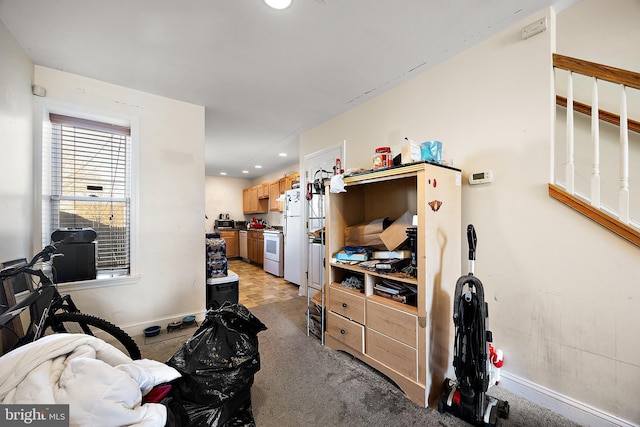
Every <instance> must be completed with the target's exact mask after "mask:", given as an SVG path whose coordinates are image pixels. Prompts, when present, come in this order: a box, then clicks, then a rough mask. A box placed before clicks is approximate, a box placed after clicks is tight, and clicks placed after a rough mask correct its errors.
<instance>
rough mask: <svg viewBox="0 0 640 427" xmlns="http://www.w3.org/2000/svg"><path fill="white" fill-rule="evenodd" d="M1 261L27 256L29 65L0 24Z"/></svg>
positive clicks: (30, 208) (30, 185)
mask: <svg viewBox="0 0 640 427" xmlns="http://www.w3.org/2000/svg"><path fill="white" fill-rule="evenodd" d="M0 58H2V59H1V60H0V157H1V158H2V164H1V165H0V262H1V261H8V260H11V259H16V258H22V257H25V256H29V255H30V254H31V239H32V233H31V228H32V221H33V214H32V212H33V196H32V194H33V192H32V189H33V178H32V176H33V174H32V168H33V166H32V164H33V161H32V152H33V148H32V144H31V139H32V138H31V135H32V134H31V129H32V116H33V115H32V110H33V107H32V100H31V98H32V95H31V81H32V78H33V63H32V62H31V61H30V60H29V58H28V57H27V55H26V54H25V53H24V51H23V50H22V49H21V48H20V47H19V46H18V43H17V42H16V41H15V39H14V38H13V36H12V35H11V34H10V33H9V31H8V30H7V28H6V27H5V26H4V24H3V23H2V21H0Z"/></svg>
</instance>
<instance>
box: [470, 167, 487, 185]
mask: <svg viewBox="0 0 640 427" xmlns="http://www.w3.org/2000/svg"><path fill="white" fill-rule="evenodd" d="M487 182H493V172H491V171H490V170H488V171H480V172H473V173H470V174H469V184H471V185H474V184H485V183H487Z"/></svg>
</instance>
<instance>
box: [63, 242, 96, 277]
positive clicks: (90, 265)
mask: <svg viewBox="0 0 640 427" xmlns="http://www.w3.org/2000/svg"><path fill="white" fill-rule="evenodd" d="M96 251H97V244H96V243H95V242H91V243H71V244H68V245H62V246H61V247H60V248H59V249H58V253H61V254H63V255H64V256H56V257H54V258H53V267H54V268H55V279H56V281H57V282H58V283H64V282H76V281H79V280H92V279H95V278H96Z"/></svg>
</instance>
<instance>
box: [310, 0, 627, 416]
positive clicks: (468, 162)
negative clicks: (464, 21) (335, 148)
mask: <svg viewBox="0 0 640 427" xmlns="http://www.w3.org/2000/svg"><path fill="white" fill-rule="evenodd" d="M625 3H626V4H625ZM630 3H634V2H632V1H628V2H620V3H617V2H604V0H599V1H590V2H584V3H583V4H581V5H580V8H579V9H575V10H574V9H573V8H570V9H567V10H566V11H564V12H563V14H567V15H566V16H567V17H568V16H571V15H572V14H573V13H574V12H575V13H576V14H578V16H580V19H582V17H584V11H583V9H582V8H587V9H588V8H590V7H594V6H595V5H597V6H598V7H602V8H604V7H605V6H604V5H605V4H606V7H607V8H609V9H611V8H613V9H614V10H616V11H617V12H616V13H613V16H619V15H622V14H626V13H629V12H630V10H632V11H633V13H634V15H633V18H630V19H628V20H625V21H619V20H614V19H613V18H610V21H609V22H611V25H621V22H622V24H625V23H626V25H627V27H624V29H623V30H621V31H623V32H624V33H623V34H628V33H629V32H630V34H637V30H636V27H635V24H632V23H634V22H639V19H640V14H638V13H636V9H637V8H630V7H629V5H630ZM634 4H636V5H637V2H635V3H634ZM544 15H547V17H548V18H549V22H550V25H551V28H550V30H549V31H546V32H544V33H542V34H539V35H537V36H535V37H532V38H530V39H527V40H522V39H521V37H520V30H521V28H522V27H523V26H525V25H527V24H529V23H531V22H533V21H534V20H536V19H538V18H540V17H542V16H544ZM611 15H612V13H611V12H609V13H608V14H607V15H605V16H609V17H611ZM596 16H598V14H597V13H594V17H596ZM600 19H602V16H601V18H600ZM578 21H579V20H578ZM554 25H555V14H554V12H553V11H552V10H547V11H545V12H544V13H542V14H536V15H534V16H530V17H528V18H526V19H523V21H522V22H521V23H520V24H518V25H515V26H513V27H512V28H509V29H507V30H505V31H503V32H501V33H500V34H498V35H497V36H495V37H493V38H491V39H489V40H487V41H485V42H482V43H480V44H479V45H477V46H475V47H473V48H471V49H469V50H468V51H466V52H464V53H462V54H460V55H458V56H457V57H455V58H453V59H451V60H450V61H448V62H446V63H444V64H442V65H440V66H438V67H435V68H434V69H432V70H429V71H426V72H425V73H424V74H422V75H420V76H418V77H416V78H415V79H413V80H411V81H409V82H406V83H404V84H402V85H401V86H398V87H396V88H393V89H391V90H389V91H388V92H386V93H384V94H382V95H380V96H378V97H377V98H375V99H373V100H371V101H369V102H367V103H365V104H363V105H361V106H358V107H356V108H354V109H352V110H350V111H348V112H346V113H344V114H342V115H340V116H338V117H336V118H334V119H332V120H330V121H328V122H326V123H324V124H322V125H320V126H318V127H317V128H315V129H313V130H311V131H309V132H306V133H305V134H303V135H302V137H301V150H300V158H301V159H302V158H304V156H305V155H307V154H309V153H312V152H315V151H317V150H319V149H321V148H323V147H326V146H328V145H331V144H335V143H336V142H339V141H342V140H343V139H344V140H346V155H345V158H346V159H347V161H348V164H346V165H345V167H346V168H357V167H363V168H371V157H372V155H373V153H374V149H375V148H376V147H378V146H381V145H389V146H392V147H399V145H400V141H401V139H402V138H403V137H405V136H408V137H410V138H412V139H414V140H416V141H426V140H432V139H438V140H440V141H442V142H443V144H444V148H445V150H446V152H447V157H448V158H452V159H453V161H454V165H455V166H457V167H460V168H462V170H463V173H464V174H465V177H466V174H467V173H469V172H471V171H475V170H480V169H491V170H493V172H494V175H495V181H494V183H492V184H489V185H479V186H469V185H468V184H464V185H463V189H462V206H463V214H462V224H463V227H464V228H466V226H467V224H470V223H473V224H474V226H475V228H476V230H477V233H478V253H477V261H476V264H475V265H476V275H477V276H478V277H479V278H480V279H481V280H482V281H483V283H484V285H485V296H486V298H487V301H488V303H489V306H490V307H489V314H490V326H491V329H492V331H493V333H494V335H493V336H494V341H495V344H496V346H497V347H498V348H501V349H503V351H504V353H505V366H504V368H503V372H504V375H503V382H502V384H503V385H504V386H508V387H511V388H512V389H513V390H516V391H519V392H521V393H523V394H527V393H528V396H529V397H533V395H534V394H535V393H534V392H533V391H534V390H538V391H539V390H543V392H542V393H541V394H542V395H543V398H544V399H542V401H541V403H543V404H546V405H547V406H553V400H554V399H556V400H557V398H558V397H562V398H563V399H565V398H566V402H569V405H565V406H564V407H556V406H553V407H554V410H558V411H561V412H563V413H565V414H566V415H568V416H570V417H573V418H574V419H575V418H579V417H580V416H582V413H583V412H584V411H583V410H585V411H587V412H589V411H592V412H593V413H594V414H596V415H595V416H596V418H598V417H599V418H601V419H609V420H610V419H615V418H614V417H610V418H607V417H608V414H612V415H613V416H617V417H620V418H622V419H624V420H629V421H634V422H637V421H638V420H640V409H639V407H638V405H637V397H638V396H640V343H639V342H638V340H637V339H635V336H636V335H637V334H635V333H634V332H633V331H634V330H635V329H634V326H632V325H637V324H639V323H640V310H637V302H636V301H637V289H638V284H639V280H638V276H639V274H638V272H637V268H636V266H637V259H638V255H639V253H640V252H639V250H638V248H637V247H635V246H633V245H630V244H629V243H627V242H626V241H624V240H622V239H620V238H618V237H616V236H614V235H613V234H611V233H610V232H608V231H606V230H604V229H603V228H601V227H600V226H598V225H596V224H595V223H593V222H591V221H589V220H587V219H585V218H583V217H582V216H580V215H578V214H576V213H575V212H573V211H571V210H569V209H567V208H565V207H564V206H563V205H561V204H560V203H558V202H556V201H555V200H553V199H551V198H550V197H549V196H548V194H547V183H548V179H549V174H550V135H551V117H552V111H553V110H552V108H553V94H552V78H551V76H552V73H551V53H552V51H553V47H554V42H555V40H554V37H555V31H554ZM583 25H584V26H585V27H589V28H595V27H596V26H598V25H600V24H596V23H595V22H593V23H591V24H588V23H584V24H583ZM630 39H631V40H633V41H634V43H636V49H635V50H628V51H624V52H619V54H620V55H634V54H635V53H634V52H637V40H639V39H640V38H638V37H637V36H636V37H633V36H630ZM590 43H592V44H594V43H601V44H602V45H603V48H605V47H606V46H611V45H612V41H611V40H602V41H599V40H598V39H593V40H591V39H590ZM589 48H590V46H589ZM636 56H637V55H636ZM595 59H596V60H597V59H598V58H595ZM636 69H637V68H636ZM462 231H463V236H464V235H465V233H464V230H462ZM427 256H428V255H427ZM462 259H463V260H464V261H463V265H462V266H461V274H466V273H467V271H468V268H467V261H466V259H467V244H466V241H465V242H464V243H463V254H462ZM454 286H455V283H450V284H449V289H448V292H449V294H450V295H449V297H450V298H451V296H452V293H453V290H454ZM452 332H453V331H452ZM448 374H449V375H450V376H453V370H452V369H450V371H449V373H448ZM539 394H540V393H539ZM545 399H546V400H545ZM568 406H570V407H571V408H567V407H568ZM573 407H578V408H579V411H583V412H581V413H580V414H578V415H575V413H574V412H575V411H573V409H572V408H573ZM572 411H573V412H572Z"/></svg>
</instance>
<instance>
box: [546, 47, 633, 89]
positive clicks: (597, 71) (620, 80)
mask: <svg viewBox="0 0 640 427" xmlns="http://www.w3.org/2000/svg"><path fill="white" fill-rule="evenodd" d="M553 66H554V67H555V68H561V69H563V70H567V71H573V72H575V73H578V74H583V75H585V76H592V77H595V78H597V79H600V80H606V81H608V82H611V83H617V84H623V85H625V86H627V87H632V88H634V89H640V73H636V72H633V71H628V70H623V69H621V68H615V67H609V66H608V65H602V64H598V63H595V62H589V61H585V60H583V59H577V58H572V57H570V56H564V55H559V54H557V53H554V54H553Z"/></svg>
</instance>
